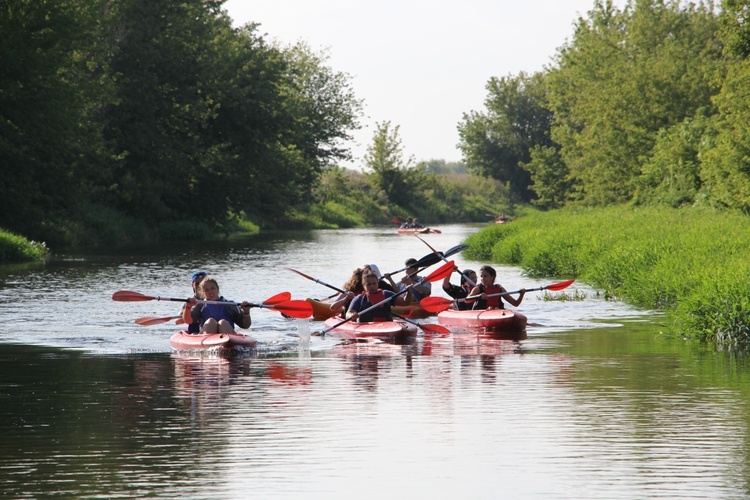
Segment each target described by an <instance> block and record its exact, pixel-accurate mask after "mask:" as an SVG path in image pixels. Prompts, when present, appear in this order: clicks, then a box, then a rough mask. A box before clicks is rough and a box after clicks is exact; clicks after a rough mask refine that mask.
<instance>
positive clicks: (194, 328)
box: [180, 271, 208, 333]
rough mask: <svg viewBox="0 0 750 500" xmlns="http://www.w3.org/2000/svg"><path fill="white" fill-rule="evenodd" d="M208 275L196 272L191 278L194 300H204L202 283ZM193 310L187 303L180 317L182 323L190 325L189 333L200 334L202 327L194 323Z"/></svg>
mask: <svg viewBox="0 0 750 500" xmlns="http://www.w3.org/2000/svg"><path fill="white" fill-rule="evenodd" d="M207 275H208V274H207V273H206V271H195V272H194V273H193V276H192V278H191V281H190V283H191V286H192V287H193V298H195V299H202V298H203V292H202V291H201V286H200V285H201V281H203V279H204V278H205V277H206V276H207ZM191 309H192V305H191V304H190V303H189V302H185V303H184V304H183V305H182V309H181V310H180V316H182V321H184V322H185V323H187V325H188V330H187V331H188V333H198V332H200V331H201V325H200V323H198V322H196V321H193V319H192V317H191V316H190V310H191Z"/></svg>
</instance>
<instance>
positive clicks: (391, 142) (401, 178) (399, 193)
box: [365, 121, 419, 207]
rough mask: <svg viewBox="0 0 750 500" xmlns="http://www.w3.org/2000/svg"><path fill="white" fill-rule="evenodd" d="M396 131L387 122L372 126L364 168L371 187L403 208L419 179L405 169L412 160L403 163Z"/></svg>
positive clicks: (413, 192)
mask: <svg viewBox="0 0 750 500" xmlns="http://www.w3.org/2000/svg"><path fill="white" fill-rule="evenodd" d="M399 128H400V127H399V126H398V125H396V126H395V127H393V126H392V125H391V122H389V121H385V122H381V123H377V124H376V130H375V134H373V140H372V144H370V146H368V148H367V153H365V165H366V166H367V167H368V168H369V169H370V170H372V173H371V174H370V179H371V181H372V184H373V185H374V186H375V187H377V188H379V189H381V190H382V191H383V192H384V193H385V194H386V196H387V197H388V200H389V202H391V203H393V204H396V205H399V206H402V207H405V206H406V205H408V204H409V203H410V202H411V201H412V197H413V196H414V195H415V192H416V190H417V188H418V186H417V185H416V184H417V183H418V181H419V179H418V178H417V177H418V176H416V175H415V174H417V172H416V171H412V172H410V171H409V170H408V167H409V165H410V164H411V161H412V159H411V158H410V159H409V160H406V161H404V158H403V150H402V146H401V138H400V137H399V134H398V131H399Z"/></svg>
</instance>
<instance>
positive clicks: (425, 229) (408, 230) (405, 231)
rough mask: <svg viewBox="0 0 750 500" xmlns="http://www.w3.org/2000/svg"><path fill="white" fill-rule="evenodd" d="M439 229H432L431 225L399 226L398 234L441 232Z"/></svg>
mask: <svg viewBox="0 0 750 500" xmlns="http://www.w3.org/2000/svg"><path fill="white" fill-rule="evenodd" d="M440 233H441V231H440V230H439V229H432V228H431V227H400V228H398V234H440Z"/></svg>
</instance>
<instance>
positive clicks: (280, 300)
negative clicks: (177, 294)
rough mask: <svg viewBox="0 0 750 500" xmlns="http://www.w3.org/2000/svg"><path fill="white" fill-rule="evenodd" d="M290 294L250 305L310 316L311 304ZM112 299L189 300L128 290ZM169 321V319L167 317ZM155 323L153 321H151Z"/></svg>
mask: <svg viewBox="0 0 750 500" xmlns="http://www.w3.org/2000/svg"><path fill="white" fill-rule="evenodd" d="M290 299H291V294H290V293H289V292H281V293H279V294H276V295H274V296H273V297H270V298H268V299H267V300H264V301H263V302H262V303H260V304H252V303H251V304H250V307H260V308H265V309H271V310H272V311H276V312H280V313H282V314H286V315H287V316H291V317H293V318H309V317H310V316H312V313H313V310H312V305H311V304H310V303H309V302H307V301H305V300H290ZM112 300H115V301H118V302H143V301H148V300H168V301H172V302H190V300H191V299H177V298H172V297H159V296H151V295H144V294H142V293H138V292H131V291H129V290H119V291H117V292H115V293H114V294H112ZM196 302H197V303H199V304H225V305H231V306H237V305H240V303H239V302H231V301H222V300H203V299H196ZM167 321H169V319H167ZM152 324H155V323H152Z"/></svg>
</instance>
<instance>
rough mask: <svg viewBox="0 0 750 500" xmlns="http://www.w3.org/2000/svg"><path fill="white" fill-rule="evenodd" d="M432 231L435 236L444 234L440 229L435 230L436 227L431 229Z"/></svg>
mask: <svg viewBox="0 0 750 500" xmlns="http://www.w3.org/2000/svg"><path fill="white" fill-rule="evenodd" d="M430 231H432V232H433V233H435V234H443V232H442V231H441V230H440V229H435V228H434V227H431V228H430Z"/></svg>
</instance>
